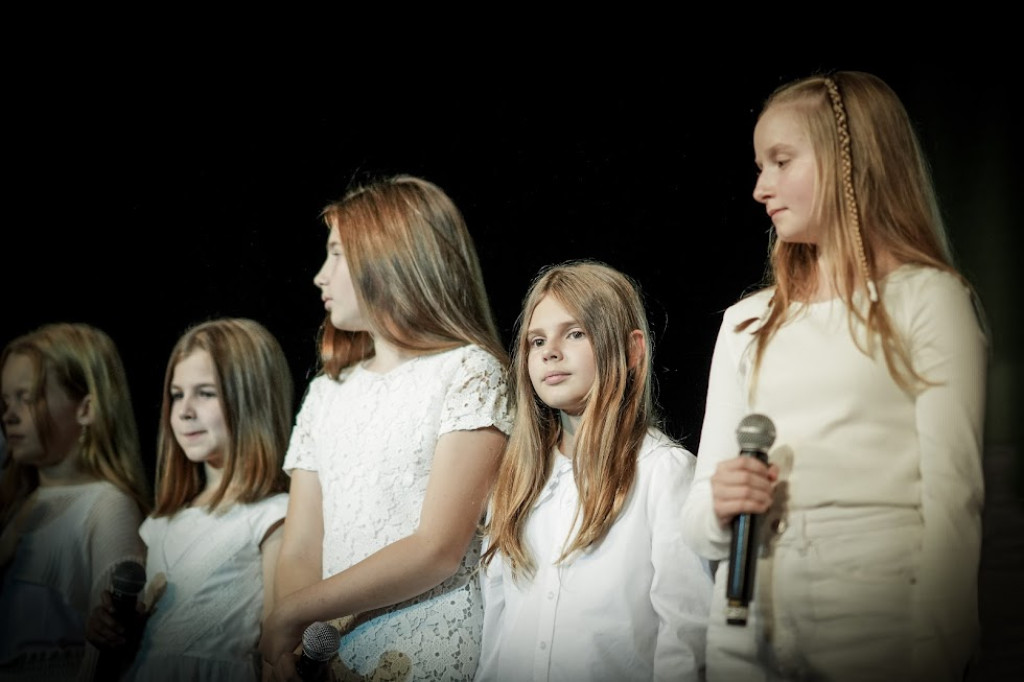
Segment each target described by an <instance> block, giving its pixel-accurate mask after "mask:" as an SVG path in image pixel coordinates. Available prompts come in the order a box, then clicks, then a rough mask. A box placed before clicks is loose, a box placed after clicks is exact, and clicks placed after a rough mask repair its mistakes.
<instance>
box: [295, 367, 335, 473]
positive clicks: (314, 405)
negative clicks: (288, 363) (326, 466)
mask: <svg viewBox="0 0 1024 682" xmlns="http://www.w3.org/2000/svg"><path fill="white" fill-rule="evenodd" d="M326 381H331V379H330V378H329V377H327V376H323V375H321V376H319V377H317V378H315V379H313V381H311V382H310V384H309V388H308V389H307V390H306V395H305V397H304V398H303V399H302V406H301V407H300V408H299V413H298V415H297V416H296V417H295V425H294V426H293V427H292V433H291V437H290V439H289V441H288V451H287V452H286V453H285V457H284V470H285V472H287V473H288V474H291V472H292V471H293V470H294V469H304V470H306V471H318V470H319V468H320V467H319V465H318V464H317V459H316V452H315V440H314V434H315V433H316V432H317V428H316V425H317V421H318V419H319V414H320V411H321V405H322V401H323V388H324V386H325V384H324V382H326Z"/></svg>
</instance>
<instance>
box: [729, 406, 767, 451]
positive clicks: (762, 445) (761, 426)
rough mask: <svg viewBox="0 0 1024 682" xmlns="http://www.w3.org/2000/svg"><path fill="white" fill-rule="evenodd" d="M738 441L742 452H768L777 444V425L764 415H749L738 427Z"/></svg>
mask: <svg viewBox="0 0 1024 682" xmlns="http://www.w3.org/2000/svg"><path fill="white" fill-rule="evenodd" d="M736 440H738V441H739V443H740V449H741V450H760V451H763V452H767V451H768V448H770V447H771V446H772V443H774V442H775V424H773V423H772V420H771V419H769V418H768V417H766V416H764V415H763V414H748V415H747V416H746V417H744V418H743V420H742V421H740V425H739V426H738V427H736Z"/></svg>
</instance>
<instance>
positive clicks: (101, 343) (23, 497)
mask: <svg viewBox="0 0 1024 682" xmlns="http://www.w3.org/2000/svg"><path fill="white" fill-rule="evenodd" d="M0 366H2V368H3V374H2V380H0V395H2V412H3V429H4V438H5V440H6V442H7V452H6V454H5V458H6V460H7V461H6V465H5V468H4V472H3V478H2V479H0V529H2V531H3V532H2V534H0V578H2V587H0V679H3V680H11V681H15V680H73V679H75V678H76V677H77V675H78V673H79V670H80V669H83V668H87V667H88V666H86V665H85V664H84V663H83V661H84V660H85V657H84V653H85V651H86V648H87V647H86V639H85V623H86V617H87V615H88V613H89V610H90V609H91V608H92V607H93V606H95V605H97V604H99V603H100V599H101V595H102V594H103V591H104V590H105V589H106V588H107V587H108V586H109V585H110V577H111V574H112V572H113V570H114V567H115V566H116V565H117V564H118V563H120V562H122V561H133V562H136V563H138V564H141V563H142V562H144V561H145V546H144V545H143V543H142V539H141V538H140V537H139V524H140V523H141V522H142V519H143V517H144V516H145V514H146V513H147V512H148V511H149V502H148V497H149V494H148V490H147V485H146V477H145V470H144V469H143V465H142V459H141V458H140V456H139V438H138V430H137V428H136V422H135V414H134V411H133V409H132V403H131V396H130V394H129V390H128V382H127V378H126V376H125V372H124V366H123V364H122V362H121V358H120V355H119V353H118V351H117V348H116V347H115V345H114V342H113V340H112V339H111V338H110V337H109V336H108V335H107V334H106V333H104V332H103V331H101V330H99V329H96V328H95V327H91V326H89V325H84V324H50V325H45V326H43V327H40V328H39V329H36V330H34V331H32V332H29V333H28V334H25V335H23V336H20V337H18V338H16V339H14V340H12V341H11V342H10V343H8V344H7V346H6V348H4V351H3V355H2V356H0ZM86 672H87V671H86Z"/></svg>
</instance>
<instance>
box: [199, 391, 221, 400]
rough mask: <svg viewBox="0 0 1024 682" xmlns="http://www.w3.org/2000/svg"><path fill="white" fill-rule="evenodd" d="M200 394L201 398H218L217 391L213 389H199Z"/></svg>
mask: <svg viewBox="0 0 1024 682" xmlns="http://www.w3.org/2000/svg"><path fill="white" fill-rule="evenodd" d="M199 396H200V397H201V398H216V397H217V392H216V391H214V390H212V389H205V390H202V391H199Z"/></svg>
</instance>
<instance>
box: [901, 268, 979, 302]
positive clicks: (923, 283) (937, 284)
mask: <svg viewBox="0 0 1024 682" xmlns="http://www.w3.org/2000/svg"><path fill="white" fill-rule="evenodd" d="M883 292H884V294H885V295H886V296H894V295H895V296H918V295H920V294H927V295H934V294H936V293H942V292H945V293H946V294H947V295H953V296H960V297H963V296H969V295H970V289H969V288H968V287H967V285H966V284H965V283H964V282H963V281H962V280H961V279H960V278H959V277H957V276H956V275H954V274H953V273H952V272H948V271H946V270H940V269H938V268H933V267H930V266H927V265H914V264H907V265H903V266H900V267H899V268H897V269H895V270H893V271H892V272H891V273H889V275H888V276H887V277H886V278H885V280H884V281H883Z"/></svg>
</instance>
